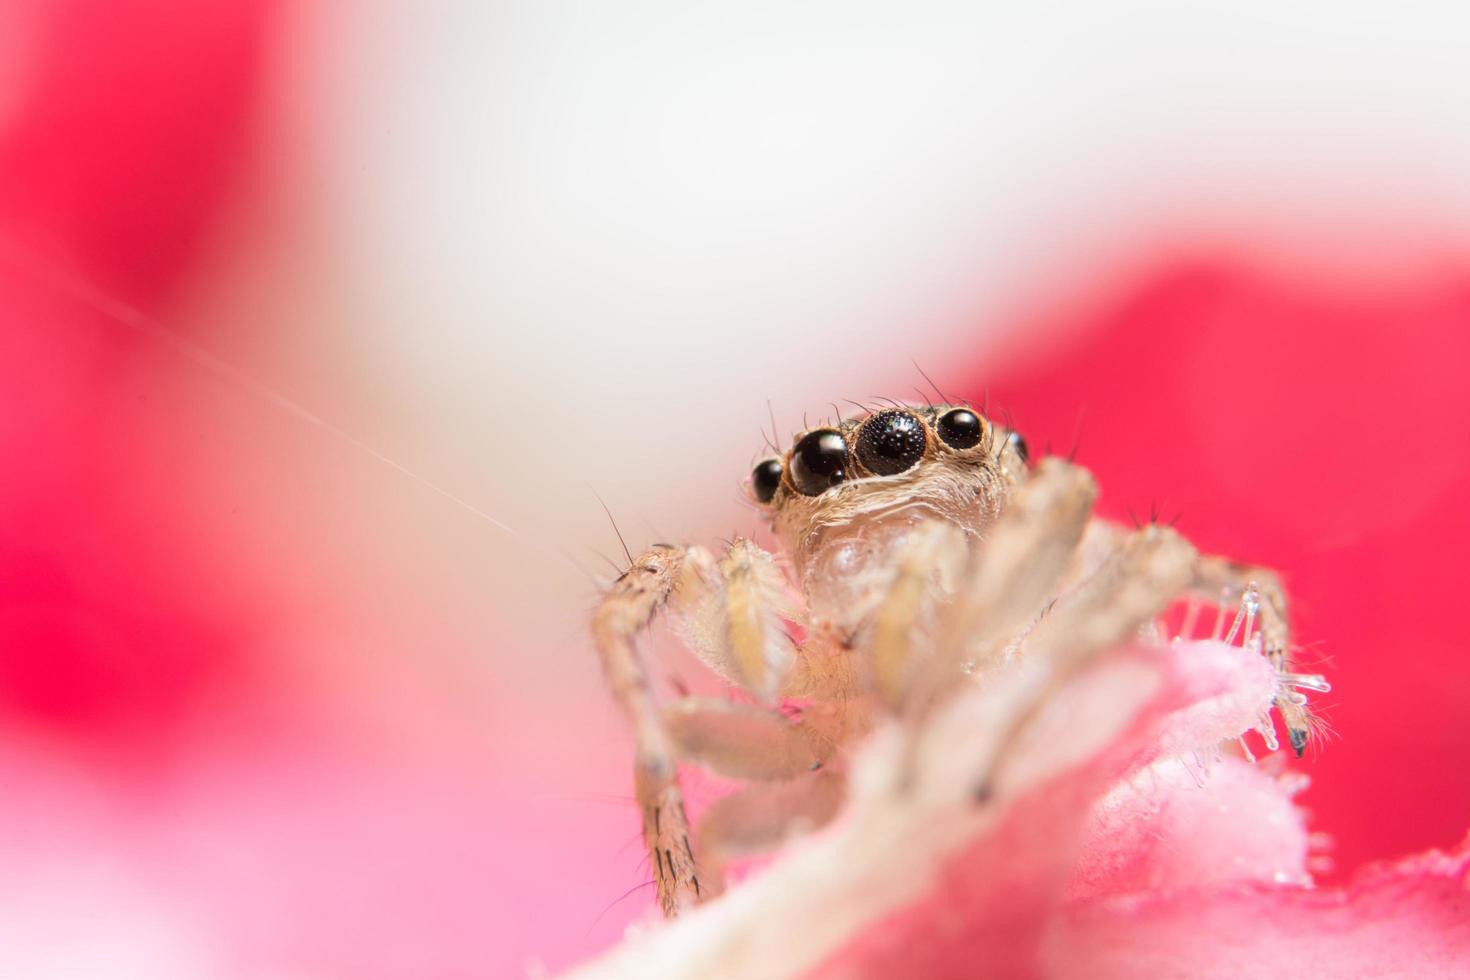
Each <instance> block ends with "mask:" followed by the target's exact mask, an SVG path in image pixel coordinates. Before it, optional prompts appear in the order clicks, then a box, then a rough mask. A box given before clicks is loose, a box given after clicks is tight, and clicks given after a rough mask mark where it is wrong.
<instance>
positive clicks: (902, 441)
mask: <svg viewBox="0 0 1470 980" xmlns="http://www.w3.org/2000/svg"><path fill="white" fill-rule="evenodd" d="M928 443H929V437H928V436H926V435H925V434H924V423H923V422H920V421H919V420H918V419H917V418H916V417H915V416H913V415H910V414H909V413H908V412H901V411H899V410H898V409H893V408H890V409H885V410H884V411H881V412H879V413H878V414H877V415H874V416H873V417H872V418H870V419H868V420H867V421H866V422H864V423H863V427H862V429H860V430H859V431H858V437H857V455H858V459H860V460H862V461H863V465H864V466H866V467H867V468H868V469H870V470H872V471H873V472H874V473H876V474H878V475H879V476H892V475H893V474H894V473H902V472H903V471H904V470H906V469H908V468H909V467H911V466H913V465H914V464H915V463H917V462H918V461H919V460H920V459H923V458H924V447H925V446H927V445H928Z"/></svg>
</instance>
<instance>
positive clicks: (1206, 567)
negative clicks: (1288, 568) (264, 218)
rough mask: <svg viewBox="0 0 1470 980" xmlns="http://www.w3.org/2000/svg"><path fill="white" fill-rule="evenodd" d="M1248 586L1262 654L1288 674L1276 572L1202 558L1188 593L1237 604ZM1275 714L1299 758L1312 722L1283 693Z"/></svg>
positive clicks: (1285, 618)
mask: <svg viewBox="0 0 1470 980" xmlns="http://www.w3.org/2000/svg"><path fill="white" fill-rule="evenodd" d="M1251 586H1255V590H1256V594H1257V597H1258V600H1259V605H1258V607H1257V610H1256V612H1257V615H1258V616H1259V617H1260V618H1259V619H1258V620H1257V622H1258V624H1259V629H1260V632H1261V651H1262V652H1263V653H1264V654H1265V655H1266V657H1267V658H1268V659H1270V661H1271V663H1272V665H1273V666H1275V668H1276V671H1277V673H1280V674H1290V673H1291V662H1290V648H1291V618H1290V613H1289V611H1288V609H1287V605H1286V590H1285V589H1283V588H1282V587H1281V580H1280V578H1279V577H1278V576H1277V575H1276V573H1275V572H1273V571H1271V570H1270V569H1269V568H1262V567H1260V566H1259V565H1246V564H1242V563H1241V562H1236V561H1231V560H1230V559H1228V558H1221V557H1217V556H1213V555H1210V556H1205V557H1202V558H1200V560H1199V562H1198V564H1197V566H1196V568H1195V577H1194V582H1193V584H1192V587H1191V591H1192V592H1194V593H1196V594H1198V595H1200V596H1201V598H1204V599H1207V600H1209V601H1211V602H1222V601H1224V602H1240V601H1241V600H1242V599H1244V597H1245V595H1246V593H1247V592H1248V591H1249V590H1250V588H1251ZM1276 710H1278V711H1280V712H1281V719H1282V721H1284V722H1285V723H1286V730H1287V735H1288V736H1289V737H1290V739H1291V747H1292V749H1293V750H1294V751H1295V752H1296V754H1297V755H1298V756H1300V755H1301V754H1302V753H1303V752H1305V751H1306V749H1307V742H1308V741H1309V740H1310V738H1311V726H1312V719H1311V715H1310V713H1309V712H1308V711H1307V708H1306V706H1305V705H1304V704H1301V703H1298V702H1297V701H1294V700H1292V699H1291V698H1290V695H1289V694H1285V693H1283V694H1282V695H1280V696H1278V697H1277V699H1276Z"/></svg>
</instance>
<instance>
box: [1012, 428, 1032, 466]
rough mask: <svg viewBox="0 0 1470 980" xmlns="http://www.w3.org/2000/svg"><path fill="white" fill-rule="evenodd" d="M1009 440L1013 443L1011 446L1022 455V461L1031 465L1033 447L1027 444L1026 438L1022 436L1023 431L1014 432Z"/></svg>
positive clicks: (1017, 453)
mask: <svg viewBox="0 0 1470 980" xmlns="http://www.w3.org/2000/svg"><path fill="white" fill-rule="evenodd" d="M1008 441H1009V442H1010V444H1011V448H1012V449H1014V450H1015V451H1016V455H1017V456H1019V457H1021V462H1022V463H1026V464H1028V465H1029V464H1030V463H1031V447H1030V446H1028V445H1026V440H1025V439H1024V438H1023V437H1022V436H1021V433H1019V432H1012V433H1011V438H1010V439H1009V440H1008Z"/></svg>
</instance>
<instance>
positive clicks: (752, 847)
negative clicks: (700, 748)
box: [698, 769, 847, 894]
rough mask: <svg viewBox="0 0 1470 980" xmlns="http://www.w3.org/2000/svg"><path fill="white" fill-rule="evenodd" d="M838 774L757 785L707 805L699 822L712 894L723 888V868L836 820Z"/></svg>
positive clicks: (840, 793) (841, 788)
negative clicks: (833, 819) (733, 861)
mask: <svg viewBox="0 0 1470 980" xmlns="http://www.w3.org/2000/svg"><path fill="white" fill-rule="evenodd" d="M846 786H847V780H846V777H845V776H844V774H843V772H842V771H841V770H840V769H823V770H820V771H818V772H812V773H807V774H805V775H803V776H800V777H798V778H796V779H790V780H784V781H781V782H770V783H755V784H753V785H751V786H747V787H746V788H745V789H742V790H740V791H739V792H736V793H731V794H730V795H728V796H723V797H721V798H720V799H718V800H716V801H715V802H714V803H713V804H711V805H710V808H709V809H708V810H706V811H705V814H704V816H703V817H702V818H701V819H700V821H699V833H698V845H699V846H698V851H699V859H700V864H701V874H702V875H703V878H704V879H705V880H707V881H708V885H709V888H710V890H711V891H712V892H714V893H716V894H718V893H719V892H720V891H722V890H723V889H724V884H725V883H724V869H725V866H726V865H727V864H728V863H729V862H730V861H732V860H734V859H736V858H741V857H746V856H749V855H754V854H764V853H768V852H770V851H771V850H773V849H774V848H776V847H777V846H779V845H780V844H781V843H782V842H784V841H786V840H788V839H789V838H792V837H795V836H798V835H800V834H805V833H810V832H811V831H814V830H820V829H821V828H822V827H824V826H826V825H827V823H829V822H830V821H831V819H832V818H833V817H834V816H836V814H837V811H838V810H839V809H840V808H841V806H842V801H843V799H844V796H845V793H846Z"/></svg>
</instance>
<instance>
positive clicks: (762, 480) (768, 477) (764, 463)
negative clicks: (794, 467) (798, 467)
mask: <svg viewBox="0 0 1470 980" xmlns="http://www.w3.org/2000/svg"><path fill="white" fill-rule="evenodd" d="M750 485H751V487H752V489H754V490H755V499H756V500H759V501H760V502H761V503H763V504H768V503H770V502H771V498H772V497H774V496H776V490H777V488H779V487H780V486H781V461H780V460H779V459H763V460H761V461H760V462H759V463H756V464H755V469H754V470H753V471H752V472H751V474H750Z"/></svg>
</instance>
